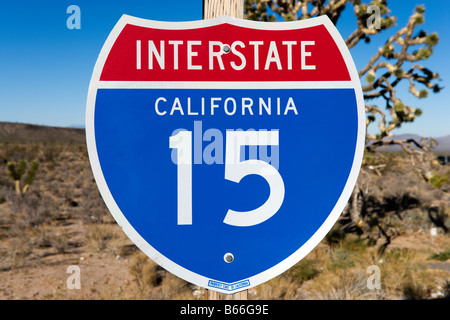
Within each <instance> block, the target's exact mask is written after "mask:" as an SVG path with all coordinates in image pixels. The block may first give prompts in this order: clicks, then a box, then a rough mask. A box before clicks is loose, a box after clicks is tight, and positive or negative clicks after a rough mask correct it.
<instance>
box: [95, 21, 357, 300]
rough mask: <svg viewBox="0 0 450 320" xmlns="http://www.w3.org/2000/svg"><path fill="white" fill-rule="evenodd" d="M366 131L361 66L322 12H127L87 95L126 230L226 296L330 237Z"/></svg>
mask: <svg viewBox="0 0 450 320" xmlns="http://www.w3.org/2000/svg"><path fill="white" fill-rule="evenodd" d="M364 130H365V125H364V104H363V97H362V91H361V85H360V82H359V78H358V75H357V72H356V68H355V66H354V63H353V60H352V59H351V56H350V54H349V52H348V49H347V47H346V46H345V43H344V41H343V40H342V38H341V36H340V35H339V33H338V31H337V30H336V28H335V27H334V26H333V24H332V23H331V21H330V20H329V19H328V18H327V17H326V16H323V17H318V18H313V19H309V20H304V21H298V22H290V23H261V22H252V21H246V20H242V19H235V18H230V17H227V16H224V17H220V18H215V19H210V20H203V21H194V22H157V21H149V20H143V19H138V18H134V17H130V16H123V17H122V18H121V19H120V21H119V22H118V23H117V25H116V26H115V28H114V29H113V30H112V32H111V34H110V36H109V37H108V39H107V40H106V43H105V45H104V46H103V49H102V51H101V53H100V55H99V58H98V60H97V64H96V66H95V69H94V72H93V76H92V80H91V84H90V88H89V94H88V101H87V115H86V132H87V141H88V150H89V156H90V160H91V165H92V168H93V172H94V175H95V178H96V181H97V184H98V187H99V189H100V192H101V194H102V196H103V198H104V200H105V202H106V204H107V206H108V208H109V210H110V211H111V213H112V214H113V216H114V217H115V219H116V220H117V222H118V223H119V224H120V226H121V227H122V228H123V230H124V232H125V233H126V234H127V235H128V236H129V237H130V239H131V240H132V241H133V242H134V243H135V244H136V245H137V246H138V247H139V248H140V249H141V250H142V251H143V252H144V253H146V254H147V255H148V256H149V257H150V258H151V259H153V260H154V261H155V262H157V263H159V264H160V265H161V266H162V267H164V268H166V269H167V270H168V271H170V272H172V273H174V274H175V275H177V276H179V277H181V278H183V279H185V280H187V281H190V282H192V283H194V284H197V285H199V286H202V287H205V288H207V289H210V290H214V291H217V292H221V293H229V294H231V293H235V292H238V291H241V290H245V289H248V288H251V287H254V286H256V285H258V284H261V283H263V282H265V281H267V280H269V279H271V278H273V277H275V276H277V275H279V274H280V273H282V272H284V271H285V270H287V269H288V268H290V267H291V266H293V265H294V264H295V263H297V262H298V261H299V260H301V259H302V258H303V257H304V256H305V255H307V254H308V253H309V252H310V251H311V250H312V249H313V248H314V247H315V246H316V245H317V244H318V243H319V242H320V241H321V240H322V239H323V237H324V236H325V235H326V233H327V232H328V231H329V230H330V229H331V227H332V226H333V225H334V223H335V222H336V220H337V219H338V217H339V215H340V213H341V211H342V210H343V208H344V206H345V204H346V202H347V200H348V198H349V196H350V194H351V191H352V189H353V187H354V184H355V183H356V179H357V176H358V173H359V169H360V165H361V160H362V154H363V148H364V136H365V132H364ZM336 141H339V143H336Z"/></svg>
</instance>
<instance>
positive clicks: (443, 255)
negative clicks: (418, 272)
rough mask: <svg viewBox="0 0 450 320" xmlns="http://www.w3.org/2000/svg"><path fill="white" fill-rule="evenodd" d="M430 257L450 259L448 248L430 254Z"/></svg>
mask: <svg viewBox="0 0 450 320" xmlns="http://www.w3.org/2000/svg"><path fill="white" fill-rule="evenodd" d="M430 259H433V260H439V261H447V260H448V259H450V249H448V250H445V251H442V252H439V253H435V254H433V255H431V256H430Z"/></svg>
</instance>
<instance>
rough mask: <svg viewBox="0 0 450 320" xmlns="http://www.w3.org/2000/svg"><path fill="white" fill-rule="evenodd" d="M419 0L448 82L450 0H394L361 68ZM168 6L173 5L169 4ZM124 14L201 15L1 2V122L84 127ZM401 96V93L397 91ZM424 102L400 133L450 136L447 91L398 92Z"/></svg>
mask: <svg viewBox="0 0 450 320" xmlns="http://www.w3.org/2000/svg"><path fill="white" fill-rule="evenodd" d="M417 4H425V7H426V9H427V12H426V15H425V23H424V24H423V25H422V27H423V29H424V30H426V31H427V32H429V33H431V32H434V31H436V32H438V33H439V36H440V42H439V44H438V45H437V46H436V47H435V53H434V54H433V55H432V57H431V58H430V59H429V60H427V61H425V63H424V65H425V66H426V67H428V68H430V69H431V70H433V71H434V72H439V74H440V76H441V79H442V81H441V82H440V85H441V86H443V87H448V83H449V81H450V66H449V65H450V63H449V62H448V52H449V51H450V36H449V35H448V32H449V30H450V28H449V27H450V22H449V21H450V14H449V10H448V8H450V0H421V1H420V0H409V1H404V0H390V1H389V7H390V8H391V9H392V15H394V16H397V17H398V22H397V26H396V27H394V28H392V29H391V30H388V31H385V32H384V33H383V34H382V35H379V36H377V37H376V38H375V39H374V40H375V41H373V42H372V43H371V44H369V45H366V44H363V43H361V44H358V46H357V47H356V48H355V49H353V50H352V51H351V53H352V55H353V58H354V60H355V63H356V65H357V68H358V69H360V68H361V67H363V66H364V65H365V63H366V62H367V59H368V58H370V57H371V56H372V54H373V53H374V52H375V51H376V49H377V46H379V45H381V44H383V43H384V41H385V40H386V38H387V37H388V36H389V35H390V34H392V33H393V32H395V31H396V30H398V28H400V27H403V26H404V25H405V23H406V21H407V19H408V17H409V15H410V14H411V13H412V12H413V10H414V7H415V6H416V5H417ZM70 5H77V6H79V7H80V9H81V29H80V30H69V29H68V28H67V27H66V21H67V18H68V17H69V16H70V14H67V13H66V10H67V8H68V7H69V6H70ZM169 5H170V7H169V8H168V6H169ZM350 9H351V8H350V7H348V8H347V9H346V10H345V11H344V14H343V17H342V19H341V20H340V21H339V22H338V25H337V27H338V29H339V31H340V32H341V34H342V35H343V37H344V39H345V38H346V37H347V36H348V35H349V34H350V32H352V31H353V29H354V23H355V22H354V19H352V16H353V13H352V12H351V10H350ZM122 14H129V15H133V16H136V17H140V18H146V19H152V20H162V21H189V20H200V19H202V1H201V0H191V1H185V0H172V1H161V0H159V1H156V0H127V1H118V0H111V1H102V2H99V1H96V2H94V1H85V0H71V1H50V0H42V1H20V2H19V1H7V2H6V1H2V3H1V4H0V15H1V17H0V121H12V122H24V123H33V124H43V125H52V126H70V125H79V124H84V117H85V108H86V96H87V90H88V86H89V81H90V78H91V74H92V70H93V68H94V65H95V62H96V60H97V56H98V54H99V52H100V49H101V48H102V46H103V43H104V41H105V40H106V38H107V36H108V34H109V32H110V31H111V29H112V28H113V27H114V25H115V24H116V22H117V21H118V20H119V18H120V17H121V15H122ZM399 94H400V93H399ZM400 97H401V98H402V99H403V100H404V101H405V102H406V103H407V104H409V105H411V106H413V107H419V108H421V109H422V110H423V115H422V116H421V117H419V118H418V119H417V120H416V121H415V122H414V123H411V124H406V125H404V126H403V127H402V128H401V129H399V130H397V131H396V133H417V134H420V135H422V136H434V137H439V136H443V135H448V134H450V88H445V89H444V90H442V91H441V92H440V93H439V94H433V93H431V92H430V94H429V97H428V98H427V99H422V100H419V99H417V98H415V97H414V96H412V95H411V94H409V93H408V92H407V88H406V90H405V92H404V93H402V94H401V96H400Z"/></svg>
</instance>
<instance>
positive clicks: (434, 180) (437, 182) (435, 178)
mask: <svg viewBox="0 0 450 320" xmlns="http://www.w3.org/2000/svg"><path fill="white" fill-rule="evenodd" d="M429 182H430V183H431V184H432V185H433V186H435V187H436V188H440V187H441V186H442V185H444V184H446V183H447V182H448V176H447V175H443V176H441V175H439V174H433V175H432V176H431V178H430V181H429Z"/></svg>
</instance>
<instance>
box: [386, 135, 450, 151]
mask: <svg viewBox="0 0 450 320" xmlns="http://www.w3.org/2000/svg"><path fill="white" fill-rule="evenodd" d="M407 139H414V140H415V141H417V142H418V143H420V142H421V140H422V137H421V136H419V135H417V134H398V135H395V136H394V137H389V138H384V139H383V140H386V141H389V140H407ZM435 140H436V141H437V142H438V145H437V147H436V148H434V149H433V152H435V153H450V135H447V136H443V137H439V138H435ZM377 150H379V151H402V147H400V146H399V145H392V146H386V147H380V148H378V149H377Z"/></svg>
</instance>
